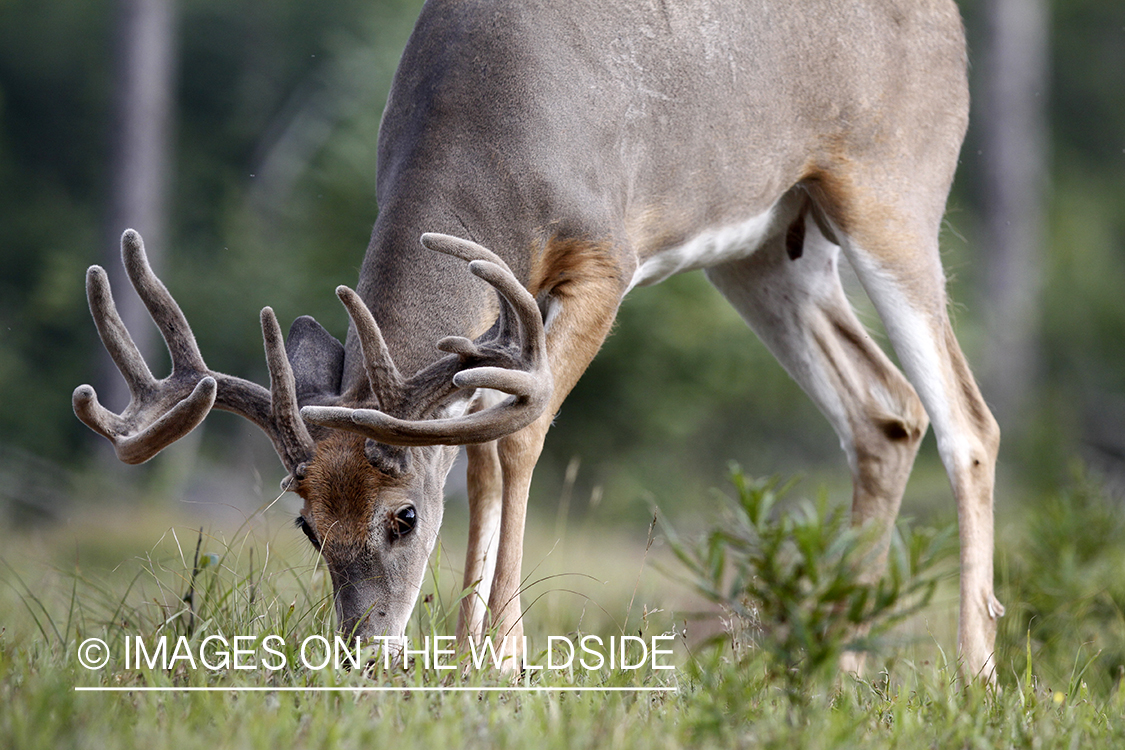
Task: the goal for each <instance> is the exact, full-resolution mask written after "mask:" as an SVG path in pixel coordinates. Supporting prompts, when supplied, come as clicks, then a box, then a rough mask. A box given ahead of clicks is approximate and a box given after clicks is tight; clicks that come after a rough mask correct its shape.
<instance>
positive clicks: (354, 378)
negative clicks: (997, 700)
mask: <svg viewBox="0 0 1125 750" xmlns="http://www.w3.org/2000/svg"><path fill="white" fill-rule="evenodd" d="M968 111H969V98H968V84H967V53H966V44H965V37H964V31H963V25H962V21H961V18H960V15H959V12H958V10H957V8H956V6H955V4H954V2H953V1H952V0H848V1H847V2H844V1H843V0H807V1H806V2H799V3H795V2H788V0H746V1H743V2H734V1H733V0H727V1H726V2H719V1H718V0H638V1H637V2H631V3H604V2H594V1H593V0H568V1H567V2H548V1H547V0H473V1H467V0H458V1H454V0H429V1H428V2H426V3H425V5H424V7H423V8H422V10H421V13H420V16H419V18H418V20H417V23H416V25H415V27H414V30H413V32H412V35H411V36H410V39H409V41H408V43H407V45H406V48H405V51H404V52H403V54H402V58H401V61H400V64H399V66H398V69H397V71H396V73H395V76H394V79H393V83H392V86H391V89H390V93H389V96H388V99H387V102H386V107H385V110H384V113H383V116H382V122H381V127H380V132H379V136H378V141H377V186H376V197H377V201H378V208H379V210H378V215H377V218H376V221H375V224H374V228H373V230H372V235H371V240H370V244H369V246H368V248H367V252H366V255H365V257H364V260H363V264H362V267H361V270H360V274H359V280H358V285H357V286H356V288H355V289H354V290H353V289H351V288H349V287H346V286H340V287H338V288H337V290H336V291H337V295H338V297H339V298H340V301H341V302H342V304H343V305H344V306H345V307H346V309H347V312H348V314H349V317H350V324H349V326H348V330H347V335H346V338H345V339H344V343H342V344H341V343H340V341H339V340H338V339H337V338H335V337H334V336H333V335H332V334H330V333H329V332H328V331H327V330H325V329H324V328H323V327H322V326H320V325H319V324H318V323H317V322H316V321H315V320H313V319H312V318H310V317H307V316H305V317H300V318H297V319H296V320H295V321H294V323H293V324H292V327H291V328H290V330H289V334H288V337H287V339H285V338H283V337H282V334H281V329H280V327H279V323H278V320H277V318H276V316H275V314H274V313H273V311H272V309H271V308H269V307H267V308H265V309H263V310H262V313H261V321H260V322H261V326H262V333H263V337H264V347H265V356H266V360H267V364H268V368H269V381H270V384H269V388H268V389H267V388H265V387H263V386H261V385H258V384H256V383H252V382H249V381H246V380H243V379H241V378H237V377H233V376H230V375H225V374H223V373H218V372H214V371H212V370H210V369H208V367H207V366H206V364H205V363H204V361H203V359H202V356H201V354H200V351H199V348H198V346H197V344H196V341H195V338H194V336H193V334H192V332H191V329H190V327H189V325H188V322H187V321H186V319H185V318H184V316H183V314H182V312H181V311H180V309H179V307H178V306H177V304H176V302H175V300H174V299H173V298H172V296H171V295H170V293H169V292H168V291H167V289H166V288H165V287H164V285H163V284H162V282H161V281H160V280H159V279H158V278H157V277H156V276H155V275H154V273H153V271H152V270H151V268H150V266H149V264H148V261H147V259H146V255H145V252H144V246H143V243H142V240H141V238H140V236H139V235H138V234H137V233H136V232H134V231H132V230H129V231H126V232H125V234H124V236H123V238H122V243H121V244H122V259H123V263H124V265H125V267H126V270H127V273H128V276H129V278H130V280H131V283H132V285H133V286H134V287H135V289H136V291H137V292H138V294H139V295H140V297H141V299H142V300H143V301H144V303H145V305H146V306H147V308H148V310H149V312H150V314H151V316H152V318H153V320H154V321H155V322H156V324H157V326H158V327H159V329H160V331H161V334H162V335H163V338H164V340H165V342H166V344H167V347H168V349H169V351H170V353H171V360H172V371H171V374H170V375H169V376H167V377H166V378H164V379H162V380H157V379H155V378H154V377H153V375H152V374H151V373H150V371H149V368H148V367H147V365H146V364H145V362H144V360H143V358H142V357H141V355H140V353H139V352H138V350H137V347H136V346H135V344H134V343H133V341H132V339H131V338H130V335H129V333H128V331H127V330H126V329H125V327H124V325H123V324H122V322H121V319H120V317H119V315H118V314H117V311H116V308H115V305H114V302H113V297H112V294H111V290H110V288H109V284H108V281H107V277H106V273H105V271H104V270H103V269H102V268H100V267H98V266H93V267H91V268H90V269H89V271H88V273H87V296H88V299H89V305H90V309H91V314H92V316H93V318H94V321H95V323H96V327H97V330H98V333H99V335H100V338H101V340H102V342H103V343H104V346H105V347H106V349H107V350H108V351H109V353H110V355H112V358H113V360H114V361H115V362H116V364H117V367H118V369H119V370H120V371H121V373H122V375H123V376H124V378H125V379H126V381H127V382H128V385H129V388H130V391H131V393H132V400H131V402H130V403H129V405H128V406H127V407H126V408H125V410H124V411H123V412H122V413H121V414H115V413H113V412H110V411H109V410H107V409H106V408H105V407H103V406H101V405H100V404H99V402H98V400H97V395H96V393H95V392H94V389H93V388H92V387H91V386H89V385H82V386H80V387H79V388H77V389H76V390H75V391H74V395H73V405H74V411H75V413H76V414H77V416H78V418H79V419H80V420H82V421H83V422H84V423H86V424H87V425H88V426H89V427H90V428H92V429H93V430H94V431H95V432H97V433H99V434H101V435H103V436H104V437H106V438H107V439H109V440H110V441H111V442H112V443H113V446H114V448H115V450H116V453H117V456H118V457H119V458H120V459H121V460H122V461H124V462H126V463H140V462H144V461H146V460H148V459H149V458H151V457H152V456H154V455H156V454H157V453H158V452H160V451H161V450H162V449H163V448H164V447H166V446H167V445H169V444H170V443H172V442H174V441H175V440H177V439H179V438H180V437H182V436H184V435H185V434H186V433H188V432H189V431H191V430H192V429H194V428H195V427H196V426H197V425H199V424H200V422H201V421H202V420H203V419H204V418H205V417H206V415H207V414H208V412H209V410H210V409H212V408H218V409H222V410H226V411H230V412H234V413H236V414H239V415H241V416H243V417H245V418H246V419H248V420H250V421H251V422H253V423H254V424H256V425H257V426H258V427H259V428H261V430H262V431H263V432H265V433H266V434H267V435H268V436H269V438H270V439H271V440H272V442H273V444H274V447H275V449H276V451H277V453H278V456H279V457H280V459H281V462H282V464H283V465H284V467H285V469H286V471H287V476H286V478H285V479H284V481H283V482H282V487H283V489H285V490H289V491H292V492H295V493H296V494H297V495H299V496H300V498H301V499H302V501H303V505H302V509H301V511H300V516H299V517H298V518H297V525H298V526H299V527H300V529H301V530H302V531H303V532H304V533H305V534H306V535H307V536H308V539H309V541H310V542H311V543H312V545H313V547H315V549H316V550H317V551H318V552H319V554H320V556H321V557H322V558H323V560H324V561H325V564H326V566H327V568H328V571H329V572H330V574H331V580H332V584H333V592H334V606H335V612H336V616H337V620H338V626H339V628H340V629H341V630H342V631H345V632H348V633H356V634H360V635H364V636H384V635H391V636H396V635H401V634H402V633H404V631H405V626H406V623H407V620H408V618H409V616H410V613H411V611H412V609H413V607H414V604H415V601H416V599H417V597H418V594H419V590H420V587H421V584H422V579H423V575H424V570H425V567H426V565H427V561H428V559H429V557H430V554H431V552H432V550H433V547H434V545H435V540H436V539H437V535H438V530H439V528H440V525H441V521H442V514H443V487H444V484H445V480H446V476H447V474H448V473H449V471H450V467H451V465H452V463H453V461H454V458H455V456H456V454H457V451H458V450H459V448H458V446H465V451H466V453H467V457H468V468H467V481H468V497H469V514H470V521H469V531H468V543H467V553H466V561H465V568H464V585H465V588H466V590H471V591H472V594H471V595H468V596H465V597H464V598H463V599H462V600H461V603H460V610H459V618H458V626H457V638H458V642H459V643H461V644H465V643H468V642H470V641H471V640H473V639H480V638H481V637H482V634H483V633H484V632H485V631H486V630H487V629H489V628H495V629H496V632H497V633H499V634H500V635H503V636H509V637H507V638H505V639H504V644H505V646H504V650H505V656H506V657H513V659H514V658H515V657H518V656H519V655H520V650H521V648H522V647H521V638H520V636H522V634H523V613H522V609H521V603H520V576H521V566H522V555H523V537H524V529H525V520H526V511H527V501H528V492H529V487H530V484H531V479H532V473H533V469H534V467H535V464H536V462H537V460H538V458H539V455H540V452H541V450H542V448H543V444H544V440H545V438H546V434H547V432H548V428H549V426H550V424H551V422H552V420H553V418H554V416H555V414H556V413H557V412H558V410H559V408H560V405H561V404H562V402H563V399H564V398H565V397H566V396H567V394H568V393H569V392H570V391H571V389H572V388H573V387H574V385H575V383H576V382H577V380H578V379H579V377H580V376H581V375H582V373H583V371H584V370H585V369H586V367H587V365H588V364H589V362H590V361H591V359H592V358H593V357H594V356H595V354H596V353H597V351H598V350H599V348H600V347H601V346H602V343H603V341H604V340H605V339H606V337H607V335H608V334H609V332H610V328H611V326H612V325H613V322H614V319H615V316H616V314H617V310H618V307H619V305H620V304H621V302H622V299H623V298H624V297H625V295H626V294H627V293H628V292H630V290H632V289H633V288H635V287H642V286H648V285H651V284H655V283H657V282H660V281H661V280H663V279H666V278H668V277H670V276H672V275H674V274H677V273H681V272H686V271H690V270H697V269H703V272H704V274H705V275H706V277H707V279H709V281H710V282H711V283H712V284H713V285H714V286H715V287H716V288H717V289H718V291H719V292H720V293H721V294H722V295H723V296H724V297H725V298H726V299H727V300H728V301H729V302H730V304H731V305H733V307H734V308H735V309H736V310H737V311H738V313H739V314H740V315H741V317H742V318H743V319H744V320H745V321H746V323H747V324H748V325H749V326H750V327H751V328H752V329H753V331H754V332H755V333H756V334H757V335H758V337H759V338H760V339H761V340H762V341H763V342H764V343H765V345H766V346H767V347H768V348H769V349H770V350H771V351H772V353H773V354H774V355H775V356H776V357H777V359H778V360H779V361H780V363H781V364H782V365H783V366H784V368H785V369H786V370H787V372H788V373H789V375H791V376H792V378H793V379H794V380H795V381H796V383H797V384H798V385H799V386H800V387H801V388H802V389H803V390H804V391H805V392H806V393H807V395H808V396H809V397H810V398H811V399H812V400H813V401H814V402H815V404H816V405H817V406H818V407H819V409H820V410H821V411H822V412H823V414H824V415H825V417H826V418H827V420H828V422H829V423H830V424H831V426H832V427H833V428H834V430H835V432H836V434H837V436H838V437H839V440H840V444H841V447H842V449H843V452H844V454H845V457H846V460H847V464H848V467H849V469H850V472H851V475H852V479H853V485H854V489H853V496H852V504H851V514H852V522H853V523H854V524H856V525H860V524H876V525H877V528H878V534H879V540H880V541H879V544H881V545H882V551H881V552H880V553H879V554H876V555H875V556H874V561H873V562H872V563H871V571H870V572H869V573H868V574H869V575H873V576H875V577H876V578H877V577H878V575H880V573H881V570H882V569H883V568H884V567H885V561H886V555H887V552H886V549H887V546H888V545H889V540H890V535H891V533H892V527H893V522H894V519H895V518H896V516H897V514H898V511H899V508H900V505H901V502H902V497H903V494H904V490H905V485H906V481H907V478H908V476H909V475H910V472H911V469H912V466H913V463H914V458H915V455H916V453H917V451H918V447H919V444H920V442H921V440H922V437H923V435H924V434H925V433H926V431H927V430H928V429H929V427H930V425H931V424H932V426H933V429H934V431H935V434H936V438H937V448H938V452H939V454H940V457H941V460H942V462H943V464H944V467H945V469H946V471H947V473H948V477H949V480H950V483H951V488H952V493H953V496H954V499H955V501H956V507H957V514H958V522H959V542H960V592H959V593H960V616H959V622H958V635H957V639H958V649H959V652H958V653H959V659H960V664H961V669H962V671H963V673H965V674H968V675H976V676H979V677H981V678H983V679H985V680H994V679H995V670H996V665H995V660H994V656H993V649H994V643H995V637H996V627H997V619H998V618H999V617H1000V616H1001V615H1002V614H1003V612H1004V608H1003V606H1002V605H1001V604H1000V602H999V601H998V600H997V598H996V596H995V594H994V589H993V544H994V541H993V537H994V533H993V489H994V482H995V467H996V460H997V451H998V448H999V439H1000V434H999V427H998V425H997V422H996V420H995V419H994V418H993V416H992V414H991V412H990V411H989V409H988V406H987V405H986V403H985V401H984V399H983V397H982V396H981V393H980V391H979V389H978V387H977V385H976V382H975V380H974V378H973V375H972V373H971V371H970V368H969V366H968V364H967V361H966V358H965V356H964V354H963V353H962V351H961V348H960V346H959V344H958V341H957V339H956V337H955V335H954V332H953V328H952V325H951V322H950V318H949V314H948V299H947V293H946V288H945V276H944V271H943V269H942V264H941V259H940V255H939V234H940V230H941V226H942V221H943V215H944V213H945V206H946V201H947V197H948V194H949V191H950V188H951V184H952V181H953V176H954V172H955V169H956V166H957V162H958V158H959V151H960V148H961V144H962V141H963V139H964V136H965V131H966V128H967V122H968ZM841 254H843V256H844V257H845V258H846V261H847V262H848V263H850V265H851V266H852V267H853V268H854V270H855V273H856V275H857V276H858V278H859V281H860V283H861V285H862V287H863V290H864V291H865V292H866V294H867V295H868V296H869V297H870V299H871V300H872V302H873V304H874V307H875V309H876V311H877V313H878V315H879V317H880V318H881V320H882V322H883V324H884V327H885V329H886V333H887V337H888V339H889V341H890V344H891V345H892V346H893V348H894V350H895V352H897V355H898V358H899V362H900V363H901V367H902V370H903V371H904V372H905V375H904V374H903V372H902V371H900V370H899V368H898V367H896V366H895V365H894V364H893V363H892V361H891V360H890V358H889V356H888V355H887V354H886V353H884V351H883V349H882V348H881V347H880V346H879V345H878V344H877V343H876V342H875V340H874V339H873V338H872V337H871V335H870V334H869V333H868V332H867V330H866V329H865V327H864V326H863V324H862V323H861V322H860V321H859V319H858V318H857V316H856V314H855V312H854V310H853V308H852V306H851V303H850V302H849V300H848V298H847V296H846V295H845V291H844V288H843V285H842V282H841V279H840V273H839V269H840V256H841ZM847 658H848V657H845V660H847ZM844 666H845V667H846V666H847V665H844ZM852 667H853V668H854V669H859V668H861V667H862V657H855V659H854V661H853V662H852Z"/></svg>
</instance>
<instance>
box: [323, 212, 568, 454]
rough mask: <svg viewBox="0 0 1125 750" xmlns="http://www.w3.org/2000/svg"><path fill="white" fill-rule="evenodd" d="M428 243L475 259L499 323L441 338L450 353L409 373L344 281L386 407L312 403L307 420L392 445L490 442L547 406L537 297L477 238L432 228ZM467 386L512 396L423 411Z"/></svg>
mask: <svg viewBox="0 0 1125 750" xmlns="http://www.w3.org/2000/svg"><path fill="white" fill-rule="evenodd" d="M422 244H423V245H424V246H425V247H426V248H428V249H430V250H434V251H436V252H440V253H445V254H447V255H452V256H454V257H457V258H460V259H461V260H464V261H467V262H468V264H469V271H470V272H471V273H472V274H473V275H475V276H477V277H479V278H481V279H484V280H485V281H487V282H488V283H489V284H491V285H492V286H493V287H494V288H495V289H496V291H497V292H498V294H499V297H500V302H501V304H500V318H499V319H498V320H497V323H496V325H495V326H493V328H492V329H491V330H490V331H489V332H488V333H486V334H484V335H483V336H481V337H480V338H478V339H477V340H476V341H473V340H470V339H467V338H464V337H462V336H449V337H447V338H444V339H442V340H440V341H439V342H438V344H437V346H438V349H440V350H441V351H443V352H449V356H446V357H442V358H441V359H439V360H438V361H436V362H434V363H433V364H432V365H430V366H429V367H426V368H424V369H423V370H421V371H419V372H418V373H417V374H415V375H413V376H412V377H411V378H409V379H408V380H404V379H403V378H402V376H401V374H400V373H399V371H398V368H397V367H395V364H394V362H393V361H392V359H391V356H390V353H389V352H388V351H387V345H386V343H385V342H384V341H383V336H382V334H381V333H380V331H379V326H378V325H377V324H376V323H375V318H374V317H373V316H372V315H371V312H370V310H368V309H367V306H366V305H364V304H363V301H362V300H361V299H360V298H359V295H357V294H356V293H355V292H354V291H352V290H351V289H349V288H348V287H345V286H341V287H338V288H337V289H336V294H337V295H338V296H339V297H340V301H341V302H343V303H344V306H345V307H346V308H347V309H348V314H349V315H350V316H351V318H352V321H353V322H354V323H355V327H356V333H357V334H358V336H359V341H360V346H361V347H362V349H363V358H364V366H365V368H366V371H367V378H368V381H369V382H370V384H371V390H372V392H373V394H374V396H375V400H376V402H377V403H378V405H379V407H380V409H378V410H377V409H362V408H361V409H349V408H345V407H325V406H306V407H304V408H303V409H301V416H303V417H304V418H305V419H306V420H307V421H309V422H311V423H313V424H318V425H321V426H324V427H333V428H336V429H340V430H348V431H350V432H356V433H359V434H361V435H365V436H367V437H369V438H372V439H373V440H376V441H378V442H380V443H387V444H390V445H463V444H466V443H484V442H488V441H490V440H495V439H497V438H499V437H503V436H504V435H508V434H510V433H513V432H515V431H517V430H519V429H522V428H523V427H526V426H527V425H529V424H531V423H532V422H533V421H535V419H536V418H538V417H539V415H540V414H542V413H543V410H544V409H545V408H546V407H547V403H548V402H549V401H550V398H551V394H552V390H553V382H552V378H551V370H550V367H549V365H548V361H547V339H546V334H545V333H544V330H543V317H542V315H540V313H539V307H538V305H536V304H535V299H534V298H533V297H532V296H531V294H529V293H528V291H527V290H526V289H524V288H523V285H522V284H520V283H519V281H518V280H517V279H516V277H515V276H514V275H513V274H512V271H511V269H510V268H508V265H507V264H506V263H505V262H504V261H503V260H502V259H501V258H500V257H499V256H497V255H495V254H494V253H492V252H491V251H490V250H488V249H486V248H484V247H482V246H480V245H478V244H476V243H475V242H469V241H468V240H462V239H459V238H457V237H451V236H449V235H444V234H424V235H422ZM464 388H493V389H495V390H498V391H502V392H504V393H508V394H510V396H509V398H507V399H504V400H503V401H501V402H500V403H499V404H497V405H495V406H493V407H491V408H489V409H485V410H482V411H479V412H474V413H472V414H467V415H465V416H462V417H456V418H450V419H423V418H422V417H424V416H425V415H426V414H428V413H431V412H432V410H433V409H435V408H436V407H437V406H438V405H440V404H441V403H442V402H443V401H445V400H446V399H447V398H448V397H449V396H451V395H452V394H453V393H455V392H456V391H458V390H461V389H464ZM388 411H394V412H396V413H398V414H401V415H404V416H405V418H400V417H395V416H391V415H390V414H388V413H387V412H388Z"/></svg>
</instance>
